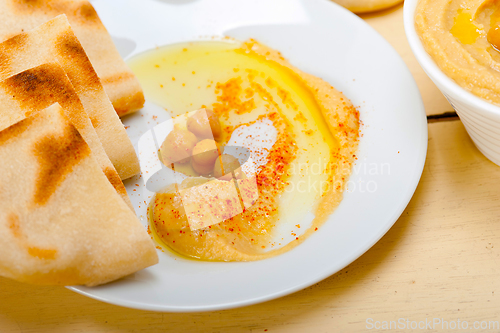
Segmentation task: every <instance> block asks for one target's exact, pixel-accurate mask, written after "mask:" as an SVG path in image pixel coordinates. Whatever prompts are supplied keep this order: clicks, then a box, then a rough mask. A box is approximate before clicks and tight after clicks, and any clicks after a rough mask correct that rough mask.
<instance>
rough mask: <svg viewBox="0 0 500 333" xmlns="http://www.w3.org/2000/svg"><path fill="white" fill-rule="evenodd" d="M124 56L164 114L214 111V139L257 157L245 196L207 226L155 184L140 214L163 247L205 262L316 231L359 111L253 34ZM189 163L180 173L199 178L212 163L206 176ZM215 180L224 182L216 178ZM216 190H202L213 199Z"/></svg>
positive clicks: (281, 247)
mask: <svg viewBox="0 0 500 333" xmlns="http://www.w3.org/2000/svg"><path fill="white" fill-rule="evenodd" d="M129 64H130V65H131V68H132V70H133V71H134V72H135V73H136V74H137V76H138V79H139V81H140V82H141V84H142V86H143V87H144V91H145V93H146V98H147V99H148V100H149V101H152V102H154V103H155V104H157V105H159V106H161V107H163V108H164V109H166V111H165V112H169V113H170V114H171V115H172V116H173V117H179V116H182V115H183V114H185V113H186V112H190V111H192V110H197V109H200V108H201V109H203V108H208V109H210V110H213V114H214V117H215V118H218V121H217V123H219V122H220V126H221V131H220V135H215V134H214V139H215V140H216V141H217V143H218V144H220V145H221V146H226V148H227V146H242V147H245V148H246V149H248V150H249V151H250V152H251V158H252V159H253V160H254V161H256V164H257V165H258V166H257V168H256V169H257V170H256V172H255V174H256V184H257V187H258V192H259V195H258V198H257V199H256V200H255V202H254V204H253V205H245V209H244V210H243V212H242V213H241V214H239V215H237V216H235V215H231V216H234V217H231V218H229V219H225V218H224V222H222V223H218V224H216V225H210V226H208V227H206V228H202V229H196V230H192V229H191V228H190V223H188V219H187V214H186V212H187V210H188V209H187V208H186V207H185V206H184V205H183V203H184V202H183V201H182V200H181V198H180V196H179V194H178V191H177V192H176V191H170V190H167V189H165V190H164V191H160V192H157V194H156V195H155V197H154V198H152V201H151V204H150V209H149V214H148V215H149V220H150V225H151V231H152V236H153V237H154V239H155V240H156V241H157V243H158V244H159V245H160V246H161V247H162V248H165V247H164V246H163V245H166V248H167V249H169V250H173V251H174V252H176V253H177V254H181V255H183V256H185V257H190V258H195V259H202V260H213V261H250V260H258V259H263V258H267V257H271V256H275V255H278V254H281V253H283V252H285V251H288V250H290V249H292V248H293V247H295V246H297V245H298V244H300V243H301V242H302V241H303V240H304V239H306V238H307V237H308V236H309V235H311V234H312V233H314V232H315V231H316V230H318V228H319V227H320V226H321V225H322V224H323V223H324V222H325V221H326V219H327V218H328V217H329V216H330V215H331V213H332V212H333V211H334V210H335V208H336V207H337V205H338V204H339V203H340V201H341V200H342V194H343V190H344V189H345V184H346V182H347V180H348V178H349V175H350V173H351V167H352V164H353V163H354V161H355V154H356V152H357V146H358V139H359V113H358V111H357V110H356V108H354V107H353V105H352V104H351V102H350V101H349V99H347V98H346V97H345V96H344V95H343V94H342V93H341V92H339V91H337V90H336V89H335V88H333V87H332V86H331V85H330V84H328V83H327V82H325V81H323V80H322V79H320V78H318V77H315V76H313V75H310V74H307V73H304V72H302V71H300V70H299V69H297V68H295V67H293V66H292V65H291V64H290V63H289V62H288V61H287V60H285V58H284V57H283V56H282V55H281V54H280V53H279V52H277V51H275V50H273V49H270V48H268V47H266V46H265V45H262V44H260V43H258V42H256V41H254V40H248V41H246V42H238V41H234V40H226V41H198V42H193V43H186V44H177V45H169V46H166V47H163V48H158V49H154V50H152V51H150V52H146V53H144V54H142V55H139V56H137V57H136V58H134V59H132V60H130V62H129ZM190 119H191V118H190ZM188 122H189V120H188ZM187 129H188V131H189V125H187ZM212 130H213V127H212ZM218 132H219V131H218ZM185 134H186V136H187V135H188V133H185ZM191 136H192V137H193V136H194V135H191ZM167 139H168V137H167ZM184 141H186V140H184ZM194 141H196V140H194ZM194 141H193V142H194ZM169 142H170V141H169ZM172 142H174V141H172ZM196 145H198V144H196ZM226 148H225V149H226ZM193 152H194V149H193ZM225 153H226V152H225V150H224V154H225ZM223 156H224V155H223ZM194 157H196V156H195V155H194V153H193V158H194ZM169 160H171V158H169ZM194 162H196V163H194ZM198 163H201V162H198V161H197V160H196V159H195V160H193V161H191V165H192V167H193V169H194V171H195V172H197V173H199V175H197V174H193V171H192V170H189V172H185V174H186V175H188V174H192V175H193V176H194V177H197V176H203V175H204V174H205V173H206V174H210V173H211V171H212V169H214V170H213V172H214V174H215V168H214V166H213V163H212V165H211V166H212V167H211V168H210V170H207V172H205V171H203V170H201V168H199V165H198ZM185 166H188V167H189V163H185V164H184V168H185ZM179 168H180V166H178V167H175V170H176V171H177V170H180V169H179ZM192 179H193V178H191V179H189V178H188V179H186V180H184V181H183V182H182V184H181V186H180V188H182V191H184V190H186V189H188V188H190V187H192V184H191V182H192ZM194 179H196V178H194ZM245 180H246V179H245ZM245 180H242V181H243V182H244V181H245ZM186 181H187V182H188V184H187V185H186V184H185V183H184V182H186ZM238 182H240V180H238ZM218 184H219V185H221V187H220V189H222V188H223V187H224V186H223V185H224V182H223V181H222V182H219V183H218ZM238 184H239V185H238V186H240V183H238ZM198 185H201V183H200V184H198ZM198 185H196V186H198ZM225 185H227V184H225ZM184 186H186V187H184ZM224 188H226V187H224ZM239 188H240V192H241V189H242V188H241V187H239ZM226 192H227V191H226ZM224 193H225V191H223V190H221V191H218V192H217V193H215V192H214V193H211V194H212V196H213V197H214V198H219V199H220V198H222V197H224ZM242 193H243V192H242ZM206 195H207V196H208V195H209V194H208V193H206ZM200 200H201V199H200ZM203 200H205V199H203ZM242 200H243V201H245V198H244V195H243V194H242ZM236 206H237V205H236V204H232V207H236ZM210 207H213V208H214V210H215V212H214V216H215V215H217V210H218V211H219V212H218V215H221V214H223V213H224V214H225V213H227V212H226V211H224V209H223V206H222V205H220V206H219V205H216V204H212V205H210ZM195 213H197V214H201V213H200V211H199V210H198V211H196V212H195ZM203 216H207V215H203Z"/></svg>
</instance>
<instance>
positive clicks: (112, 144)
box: [0, 0, 139, 179]
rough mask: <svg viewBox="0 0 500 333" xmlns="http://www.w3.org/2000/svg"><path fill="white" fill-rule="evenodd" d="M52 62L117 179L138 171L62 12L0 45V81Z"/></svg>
mask: <svg viewBox="0 0 500 333" xmlns="http://www.w3.org/2000/svg"><path fill="white" fill-rule="evenodd" d="M0 1H1V0H0ZM30 3H38V2H30ZM3 25H4V23H3V22H2V24H0V26H3ZM55 61H56V62H58V63H59V64H60V65H61V66H62V68H63V69H64V71H65V72H66V74H67V75H68V77H69V79H70V81H71V83H72V84H73V87H74V88H75V90H76V92H77V94H78V97H79V98H80V100H81V101H82V104H83V106H84V107H85V111H86V112H87V114H88V116H89V118H90V120H91V122H92V125H94V128H95V130H96V132H97V135H98V136H99V139H100V140H101V143H102V146H103V148H104V150H105V151H106V154H107V155H108V157H109V159H110V160H111V162H112V163H113V165H114V166H115V169H116V171H117V172H118V174H119V175H120V178H121V179H126V178H129V177H132V176H134V175H135V174H137V173H139V161H138V159H137V156H136V154H135V150H134V147H133V146H132V143H131V142H130V139H129V137H128V136H127V133H126V132H125V129H124V127H123V124H122V123H121V121H120V119H119V118H118V116H117V115H116V112H115V111H114V110H113V106H112V105H111V102H110V101H109V98H108V97H107V95H106V92H105V91H104V89H103V87H102V85H101V82H100V81H99V78H98V77H97V74H96V73H95V71H94V69H93V67H92V64H91V63H90V61H89V59H88V58H87V56H86V54H85V51H84V50H83V48H82V46H81V45H80V43H79V42H78V39H77V38H76V37H75V35H74V33H73V30H72V29H71V27H70V25H69V23H68V20H67V19H66V17H65V16H64V15H61V16H58V17H57V18H55V19H53V20H52V21H49V22H47V23H45V24H43V25H41V26H40V27H38V28H36V29H34V30H31V31H29V32H26V33H22V34H19V35H16V36H15V37H13V38H11V39H8V40H6V41H4V42H3V43H1V44H0V80H4V79H6V78H8V77H10V76H12V75H14V74H17V73H20V72H23V71H25V70H27V69H30V68H33V67H36V66H39V65H41V64H45V63H50V62H55Z"/></svg>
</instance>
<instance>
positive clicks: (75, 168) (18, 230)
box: [0, 105, 158, 286]
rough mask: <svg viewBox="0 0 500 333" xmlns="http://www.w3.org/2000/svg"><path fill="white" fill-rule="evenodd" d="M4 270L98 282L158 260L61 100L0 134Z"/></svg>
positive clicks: (25, 278) (45, 280)
mask: <svg viewBox="0 0 500 333" xmlns="http://www.w3.org/2000/svg"><path fill="white" fill-rule="evenodd" d="M0 160H1V161H2V163H1V164H0V184H1V186H0V275H2V276H4V277H8V278H12V279H15V280H18V281H22V282H29V283H35V284H45V285H88V286H95V285H99V284H103V283H106V282H109V281H113V280H115V279H118V278H120V277H123V276H126V275H129V274H131V273H134V272H136V271H138V270H141V269H143V268H145V267H148V266H150V265H154V264H156V263H157V262H158V256H157V254H156V250H155V247H154V244H153V242H152V240H151V238H150V236H149V235H148V234H147V232H146V230H144V227H143V226H142V225H141V223H140V222H139V220H138V219H137V217H136V216H135V215H134V213H132V211H131V210H130V209H129V208H128V207H127V205H126V204H125V203H124V202H123V200H122V199H121V198H120V196H119V195H118V194H117V193H116V192H115V190H114V189H113V187H112V186H111V185H110V183H109V182H108V180H107V179H106V176H105V175H104V173H103V172H102V170H101V168H100V166H99V164H98V163H97V160H96V159H95V158H94V156H93V154H92V151H91V150H90V148H89V146H88V145H87V144H86V143H85V141H84V139H83V138H82V136H81V135H80V134H79V133H78V131H77V130H76V129H75V127H74V126H73V125H72V124H71V122H70V121H69V119H67V117H66V115H65V112H64V111H63V110H62V108H61V107H60V106H59V105H55V106H52V107H50V108H48V109H46V110H43V111H41V112H38V113H36V114H35V115H33V116H31V117H29V118H26V119H24V120H22V121H20V122H18V123H16V124H14V125H12V126H11V127H8V128H7V129H4V130H3V131H1V132H0Z"/></svg>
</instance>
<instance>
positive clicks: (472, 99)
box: [403, 0, 500, 116]
mask: <svg viewBox="0 0 500 333" xmlns="http://www.w3.org/2000/svg"><path fill="white" fill-rule="evenodd" d="M419 1H420V0H405V2H404V8H403V21H404V29H405V33H406V38H407V40H408V43H409V44H410V49H411V50H412V52H413V54H414V55H415V57H416V58H417V61H418V63H419V64H420V66H421V67H422V69H423V70H424V71H425V73H426V74H427V75H428V76H429V78H430V79H431V80H432V81H433V82H434V83H435V84H436V85H437V86H438V88H439V90H440V91H441V93H443V94H444V95H445V97H446V98H447V99H448V97H447V95H449V96H450V97H451V98H452V99H454V100H455V99H456V100H457V101H459V102H462V103H464V104H467V105H468V106H471V107H472V108H473V109H474V111H479V110H478V109H480V110H481V111H483V112H487V113H490V114H493V115H497V116H499V115H500V107H499V106H497V105H494V104H492V103H490V102H488V101H487V100H485V99H483V98H481V97H479V96H476V95H474V94H473V93H471V92H469V91H468V90H466V89H464V88H462V87H461V86H460V85H459V84H458V83H456V82H455V81H454V80H453V79H451V78H450V77H448V76H447V75H446V74H445V73H444V72H443V71H442V70H441V69H440V68H439V67H438V65H437V64H436V63H435V62H434V59H432V57H431V56H430V55H429V54H428V53H427V51H426V50H425V48H424V46H423V44H422V41H421V40H420V37H419V36H418V34H417V31H416V29H415V11H416V8H417V5H418V3H419ZM448 101H449V102H450V104H451V103H452V101H450V100H449V99H448ZM452 106H453V105H452ZM453 107H454V106H453ZM455 111H457V110H455ZM457 112H458V111H457Z"/></svg>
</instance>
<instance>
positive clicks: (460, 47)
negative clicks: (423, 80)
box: [415, 0, 500, 105]
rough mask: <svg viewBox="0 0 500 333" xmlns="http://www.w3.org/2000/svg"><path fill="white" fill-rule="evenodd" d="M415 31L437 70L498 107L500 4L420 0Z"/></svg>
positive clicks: (483, 1) (492, 2) (475, 1)
mask: <svg viewBox="0 0 500 333" xmlns="http://www.w3.org/2000/svg"><path fill="white" fill-rule="evenodd" d="M415 28H416V31H417V33H418V35H419V36H420V39H421V41H422V44H423V46H424V48H425V50H426V51H427V52H428V53H429V55H430V56H431V57H432V58H433V60H434V61H435V62H436V64H437V65H438V66H439V68H440V69H441V70H442V71H443V72H444V73H445V74H446V75H447V76H449V77H450V78H452V79H453V80H454V81H455V82H456V83H458V84H459V85H460V86H461V87H462V88H464V89H466V90H468V91H469V92H471V93H473V94H474V95H476V96H479V97H481V98H483V99H485V100H487V101H488V102H491V103H493V104H495V105H500V51H499V50H500V4H499V2H498V1H493V0H486V1H485V0H452V1H444V0H438V1H436V0H421V1H419V2H418V5H417V8H416V11H415Z"/></svg>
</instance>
